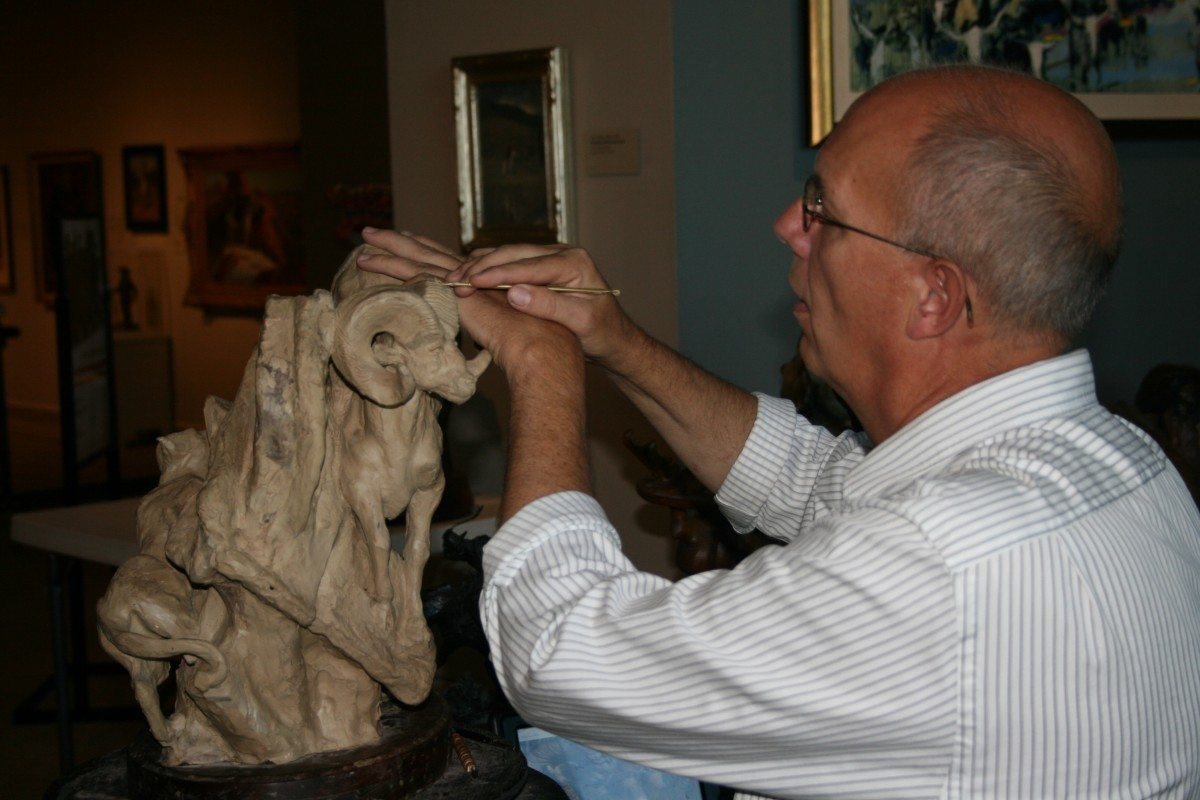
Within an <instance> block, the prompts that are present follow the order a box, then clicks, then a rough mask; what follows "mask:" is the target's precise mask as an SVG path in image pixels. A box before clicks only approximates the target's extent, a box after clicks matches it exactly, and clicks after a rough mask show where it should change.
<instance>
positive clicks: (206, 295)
mask: <svg viewBox="0 0 1200 800" xmlns="http://www.w3.org/2000/svg"><path fill="white" fill-rule="evenodd" d="M179 154H180V156H181V158H182V159H183V168H184V173H185V174H186V176H187V192H188V208H187V222H186V227H187V234H188V260H189V262H190V264H189V273H190V278H189V281H188V290H187V294H186V295H185V296H184V302H185V303H187V304H188V305H192V306H199V307H201V308H205V309H208V310H210V311H239V310H240V311H253V310H261V309H262V308H263V306H264V305H265V304H266V300H267V297H268V296H269V295H272V294H279V295H291V294H302V293H305V292H307V291H308V285H307V283H306V280H305V273H304V258H303V249H302V237H303V228H302V226H301V210H302V208H303V199H304V198H303V184H302V179H301V174H300V148H299V146H298V145H294V144H282V145H246V146H237V147H206V148H193V149H187V150H180V151H179Z"/></svg>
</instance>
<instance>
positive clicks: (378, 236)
mask: <svg viewBox="0 0 1200 800" xmlns="http://www.w3.org/2000/svg"><path fill="white" fill-rule="evenodd" d="M362 236H363V241H364V242H366V243H367V244H369V245H373V246H375V247H378V248H380V249H381V250H387V251H388V252H389V253H391V254H392V255H394V256H399V257H401V258H408V259H410V260H412V261H417V262H422V263H426V264H433V265H435V266H437V267H441V268H443V269H447V270H451V269H455V268H456V267H458V265H459V264H460V263H462V257H461V256H459V255H456V254H455V253H454V252H452V251H451V250H450V249H449V248H447V247H445V246H444V245H441V244H438V243H437V242H436V241H434V240H433V239H430V238H429V237H427V236H414V235H412V234H408V233H400V232H397V231H393V230H384V229H380V228H363V231H362Z"/></svg>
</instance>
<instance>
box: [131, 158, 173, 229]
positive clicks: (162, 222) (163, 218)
mask: <svg viewBox="0 0 1200 800" xmlns="http://www.w3.org/2000/svg"><path fill="white" fill-rule="evenodd" d="M121 163H122V174H123V176H124V183H125V227H126V228H128V229H129V230H131V231H133V232H135V233H166V231H167V172H166V159H165V158H164V156H163V147H162V145H139V146H135V147H123V148H121Z"/></svg>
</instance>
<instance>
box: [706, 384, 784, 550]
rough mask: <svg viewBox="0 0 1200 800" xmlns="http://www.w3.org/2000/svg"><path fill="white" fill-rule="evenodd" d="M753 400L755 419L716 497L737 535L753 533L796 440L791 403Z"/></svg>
mask: <svg viewBox="0 0 1200 800" xmlns="http://www.w3.org/2000/svg"><path fill="white" fill-rule="evenodd" d="M754 396H755V397H757V398H758V417H757V418H756V419H755V421H754V427H753V428H752V429H751V430H750V435H749V436H748V437H747V438H746V444H745V445H744V446H743V447H742V452H741V453H740V454H739V455H738V457H737V460H736V461H734V462H733V466H732V467H731V468H730V470H729V474H728V475H726V476H725V482H724V483H722V484H721V488H720V489H718V490H717V495H716V500H717V505H718V506H720V508H721V513H723V514H724V515H725V517H726V518H727V519H728V520H729V522H730V524H731V525H733V528H734V530H736V531H738V532H739V533H746V532H748V531H751V530H753V529H754V525H755V522H756V520H757V519H758V516H759V514H761V513H762V509H763V506H765V505H766V503H767V498H768V497H769V496H770V494H771V489H772V488H774V486H775V484H776V482H777V481H778V480H779V473H780V468H781V466H782V465H783V464H786V463H787V459H788V453H789V451H790V448H791V447H792V445H793V439H794V438H795V436H796V420H797V415H796V407H795V406H794V405H792V402H791V401H790V400H783V399H781V398H778V397H770V396H768V395H765V394H762V393H760V392H755V394H754Z"/></svg>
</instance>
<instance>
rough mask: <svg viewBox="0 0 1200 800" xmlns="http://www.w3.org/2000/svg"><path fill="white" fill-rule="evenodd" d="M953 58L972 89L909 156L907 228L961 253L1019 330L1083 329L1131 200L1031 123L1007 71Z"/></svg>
mask: <svg viewBox="0 0 1200 800" xmlns="http://www.w3.org/2000/svg"><path fill="white" fill-rule="evenodd" d="M942 70H943V71H945V72H949V73H959V74H958V76H957V77H961V78H962V79H963V85H962V87H961V88H962V90H963V91H960V92H958V93H956V95H955V96H954V97H953V98H952V99H949V100H947V101H946V102H945V103H944V104H942V105H941V106H940V108H939V110H938V111H937V112H936V113H935V115H934V119H933V121H932V124H931V126H930V130H929V131H928V132H927V133H926V134H924V135H923V136H922V137H921V138H920V140H919V141H918V144H917V145H916V147H915V148H914V150H913V152H912V154H911V156H910V158H909V161H908V164H907V170H906V175H907V180H906V181H905V185H904V187H903V188H902V190H901V191H902V192H903V194H904V196H905V199H906V200H907V202H906V203H905V204H904V205H905V206H906V212H905V213H904V215H903V216H902V218H901V225H900V228H901V230H902V232H903V233H902V236H901V240H902V241H905V242H909V243H911V244H912V245H913V246H915V247H920V248H922V249H925V250H928V251H930V252H933V253H938V254H939V255H942V256H945V257H946V258H949V259H951V260H953V261H955V262H956V263H958V265H959V266H961V267H962V268H963V269H964V270H966V272H967V273H968V274H969V275H970V276H971V277H972V278H973V279H974V280H975V283H976V285H977V286H978V291H979V294H980V295H981V297H982V299H984V300H985V301H986V302H987V303H988V306H989V307H990V308H991V310H992V312H993V313H994V314H995V315H996V316H997V317H999V318H1000V319H1001V320H1003V321H1004V322H1006V323H1009V324H1010V325H1011V326H1012V327H1013V328H1014V332H1017V331H1021V332H1033V333H1038V332H1042V333H1054V334H1058V335H1061V336H1063V337H1064V338H1065V339H1067V340H1068V341H1069V340H1071V339H1074V338H1075V337H1077V336H1078V335H1079V333H1080V332H1081V331H1082V329H1083V327H1084V325H1086V324H1087V321H1088V319H1089V318H1090V317H1091V315H1092V311H1093V310H1094V309H1095V307H1096V303H1097V302H1098V301H1099V300H1100V297H1101V296H1102V295H1103V293H1104V289H1105V287H1106V286H1107V284H1108V279H1109V275H1110V274H1111V272H1112V267H1113V264H1114V263H1115V262H1116V259H1117V254H1118V251H1119V249H1120V239H1121V233H1120V224H1119V212H1118V215H1117V216H1115V217H1114V216H1113V215H1112V214H1111V213H1107V210H1106V209H1105V208H1102V207H1101V208H1098V207H1097V205H1096V199H1095V196H1094V194H1093V195H1089V193H1088V191H1087V189H1086V187H1085V186H1084V185H1083V184H1082V182H1081V180H1080V176H1077V175H1074V174H1073V173H1072V170H1071V166H1070V163H1071V162H1070V160H1069V159H1068V158H1067V156H1066V154H1064V153H1063V151H1062V149H1061V146H1060V145H1059V143H1057V142H1055V141H1053V139H1052V138H1051V137H1048V136H1042V135H1039V134H1036V133H1035V132H1034V131H1033V130H1031V129H1030V128H1028V127H1024V126H1023V125H1022V119H1021V116H1020V114H1019V113H1017V111H1016V108H1015V107H1014V103H1013V102H1012V100H1011V98H1010V97H1009V95H1008V93H1007V92H1004V91H997V90H996V83H994V82H990V81H978V82H977V83H976V81H973V80H972V78H973V77H975V76H977V75H979V72H975V71H974V70H968V69H956V68H953V67H950V68H942ZM993 77H994V76H993ZM972 84H976V85H972ZM1097 128H1099V126H1098V124H1097ZM1099 135H1101V136H1102V135H1104V134H1103V131H1102V130H1100V131H1099ZM1113 188H1114V190H1115V192H1116V193H1117V194H1118V195H1119V191H1120V190H1119V186H1118V185H1116V184H1115V183H1114V186H1113ZM1110 202H1112V203H1114V204H1116V205H1114V206H1113V207H1112V208H1113V209H1117V208H1119V197H1113V198H1112V199H1111V201H1110Z"/></svg>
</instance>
